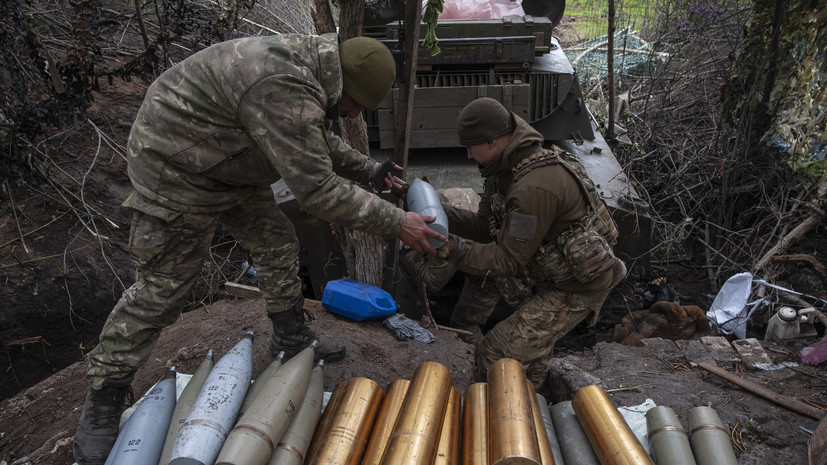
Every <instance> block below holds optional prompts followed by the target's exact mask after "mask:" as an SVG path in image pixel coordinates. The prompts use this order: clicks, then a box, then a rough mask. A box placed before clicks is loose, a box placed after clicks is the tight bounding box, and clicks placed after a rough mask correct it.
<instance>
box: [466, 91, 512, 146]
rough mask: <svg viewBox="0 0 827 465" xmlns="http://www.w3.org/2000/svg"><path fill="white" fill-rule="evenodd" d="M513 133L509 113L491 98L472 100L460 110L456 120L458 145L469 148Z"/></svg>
mask: <svg viewBox="0 0 827 465" xmlns="http://www.w3.org/2000/svg"><path fill="white" fill-rule="evenodd" d="M512 132H514V119H513V118H512V117H511V112H510V111H508V110H506V109H505V107H504V106H503V105H502V104H501V103H500V102H498V101H496V100H494V99H493V98H489V97H483V98H478V99H476V100H474V101H473V102H471V103H469V104H468V105H466V106H465V108H463V109H462V111H461V112H460V113H459V119H457V135H459V143H460V144H462V145H464V146H466V147H469V146H472V145H479V144H484V143H486V142H488V141H490V140H494V139H496V138H497V137H500V136H504V135H506V134H510V133H512Z"/></svg>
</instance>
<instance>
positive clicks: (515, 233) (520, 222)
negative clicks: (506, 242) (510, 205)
mask: <svg viewBox="0 0 827 465" xmlns="http://www.w3.org/2000/svg"><path fill="white" fill-rule="evenodd" d="M536 232H537V217H536V216H534V215H524V214H522V213H512V214H511V216H509V225H508V235H509V236H511V237H513V238H514V239H515V240H517V241H530V240H531V239H534V234H535V233H536Z"/></svg>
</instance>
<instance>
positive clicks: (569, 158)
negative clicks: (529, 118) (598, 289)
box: [492, 150, 618, 283]
mask: <svg viewBox="0 0 827 465" xmlns="http://www.w3.org/2000/svg"><path fill="white" fill-rule="evenodd" d="M554 164H559V165H561V166H562V167H564V168H565V169H566V170H567V171H568V172H569V173H571V174H572V176H574V178H575V179H577V182H578V184H579V185H580V190H581V192H582V193H583V196H584V197H585V198H586V200H587V202H588V203H589V211H588V213H586V215H584V216H583V217H582V218H581V219H580V220H578V221H576V222H575V223H574V224H572V226H571V228H569V230H567V231H564V232H563V233H562V234H560V236H558V237H557V239H556V240H554V241H552V242H544V243H543V244H542V245H541V246H540V249H539V250H538V251H537V253H536V254H534V256H533V257H532V259H531V261H530V262H529V264H528V267H527V269H526V271H525V276H524V279H525V280H526V281H528V282H533V283H536V282H540V281H546V280H549V279H550V280H552V281H554V282H558V281H565V280H568V279H570V278H572V277H574V278H575V279H576V280H577V281H579V282H581V283H588V282H590V281H592V280H594V279H595V278H596V277H598V276H599V275H600V274H601V273H603V272H604V271H606V270H608V269H609V268H611V267H613V266H614V264H615V261H616V258H615V256H614V253H613V251H612V247H613V246H614V245H615V244H616V243H617V236H618V232H617V225H616V224H615V222H614V219H612V215H611V213H610V212H609V208H608V207H607V206H606V202H604V201H603V198H602V197H600V194H599V193H598V192H597V189H596V188H595V186H594V183H593V182H592V181H591V179H589V177H588V175H587V174H586V170H585V168H583V165H582V164H581V163H580V161H579V160H577V158H575V157H574V156H573V155H571V154H569V153H566V152H564V155H563V156H560V155H558V154H557V153H556V151H554V150H544V151H543V152H540V153H536V154H534V155H532V156H530V157H528V158H526V159H524V160H522V161H521V162H520V163H518V164H517V165H516V166H515V167H514V168H513V169H512V173H513V181H512V182H513V184H516V183H517V181H519V180H520V179H522V178H523V177H524V176H525V175H527V174H528V173H530V172H531V171H532V170H534V169H537V168H539V167H541V166H547V165H554ZM492 202H493V201H492ZM494 211H495V215H496V212H497V209H494ZM500 222H501V220H500Z"/></svg>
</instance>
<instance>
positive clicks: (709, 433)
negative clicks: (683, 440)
mask: <svg viewBox="0 0 827 465" xmlns="http://www.w3.org/2000/svg"><path fill="white" fill-rule="evenodd" d="M689 434H690V438H689V441H690V443H691V444H692V452H693V453H694V455H695V461H696V462H697V464H698V465H713V464H714V465H736V464H737V463H738V460H737V459H736V458H735V451H733V450H732V443H731V442H730V439H729V430H728V429H727V427H726V426H724V422H722V421H721V418H720V417H718V413H717V412H715V409H713V408H711V407H695V408H693V409H691V410H690V411H689Z"/></svg>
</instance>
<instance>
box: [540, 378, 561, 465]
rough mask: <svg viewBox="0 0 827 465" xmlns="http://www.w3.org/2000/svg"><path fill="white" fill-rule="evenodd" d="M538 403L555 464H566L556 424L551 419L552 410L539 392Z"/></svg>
mask: <svg viewBox="0 0 827 465" xmlns="http://www.w3.org/2000/svg"><path fill="white" fill-rule="evenodd" d="M537 404H538V405H539V406H540V415H541V416H542V418H543V428H545V430H546V436H547V437H548V444H549V447H551V455H552V457H553V458H554V464H555V465H564V462H563V454H562V452H560V443H559V442H558V441H557V433H556V432H555V431H554V424H553V423H552V421H551V412H549V409H548V402H547V401H546V398H545V397H543V396H542V395H540V394H537Z"/></svg>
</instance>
